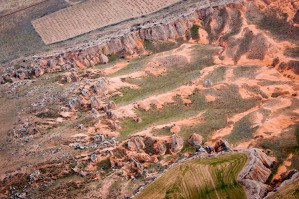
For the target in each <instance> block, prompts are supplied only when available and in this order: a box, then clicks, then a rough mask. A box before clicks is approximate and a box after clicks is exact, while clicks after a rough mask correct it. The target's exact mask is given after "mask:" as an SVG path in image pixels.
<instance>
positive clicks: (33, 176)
mask: <svg viewBox="0 0 299 199" xmlns="http://www.w3.org/2000/svg"><path fill="white" fill-rule="evenodd" d="M40 174H41V173H40V171H39V170H36V171H34V172H33V173H31V174H30V176H29V182H30V183H34V182H35V181H37V180H38V179H39V176H40Z"/></svg>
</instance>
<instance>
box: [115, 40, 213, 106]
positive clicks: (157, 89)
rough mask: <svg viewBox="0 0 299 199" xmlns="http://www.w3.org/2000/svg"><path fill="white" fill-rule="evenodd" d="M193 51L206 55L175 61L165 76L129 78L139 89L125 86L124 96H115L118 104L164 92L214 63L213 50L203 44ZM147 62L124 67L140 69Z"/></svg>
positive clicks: (189, 79)
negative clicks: (183, 62)
mask: <svg viewBox="0 0 299 199" xmlns="http://www.w3.org/2000/svg"><path fill="white" fill-rule="evenodd" d="M193 53H196V54H202V55H205V56H197V57H196V60H194V61H193V62H191V63H186V64H185V65H183V66H182V65H180V64H176V63H174V64H173V65H172V66H171V67H168V68H167V70H168V71H167V73H166V74H164V75H163V76H154V75H148V76H147V77H145V78H142V79H128V80H127V82H129V83H131V84H135V85H137V86H139V87H140V88H139V89H130V88H124V89H123V90H121V91H122V93H123V96H114V97H112V100H114V101H115V102H116V103H118V104H128V103H130V102H132V101H134V100H136V99H137V98H139V99H142V98H145V97H148V96H151V95H155V94H159V93H163V92H166V91H169V90H172V89H175V88H177V87H179V86H181V85H183V84H185V83H188V82H189V81H191V80H192V79H194V78H196V77H197V76H198V74H199V73H200V69H202V68H203V67H206V66H210V65H212V64H213V59H212V53H213V50H210V49H206V48H205V47H203V46H201V47H198V48H194V51H193ZM145 63H146V60H145V61H142V62H140V61H136V62H134V63H132V64H130V65H129V66H127V67H126V69H124V70H125V71H126V73H127V72H130V71H137V70H140V68H141V67H143V65H144V64H145ZM123 72H124V71H121V70H120V71H119V72H118V73H117V74H116V75H119V74H122V73H123Z"/></svg>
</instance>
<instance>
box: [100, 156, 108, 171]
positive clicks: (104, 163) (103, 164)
mask: <svg viewBox="0 0 299 199" xmlns="http://www.w3.org/2000/svg"><path fill="white" fill-rule="evenodd" d="M97 166H98V170H101V169H103V170H105V171H109V170H110V169H111V163H110V158H107V159H105V160H102V161H100V162H99V163H98V164H97Z"/></svg>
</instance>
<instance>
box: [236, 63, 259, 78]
mask: <svg viewBox="0 0 299 199" xmlns="http://www.w3.org/2000/svg"><path fill="white" fill-rule="evenodd" d="M259 67H260V66H239V67H236V68H234V70H233V75H234V76H233V80H236V79H238V78H241V77H246V78H249V79H254V78H255V76H256V75H257V70H258V69H259Z"/></svg>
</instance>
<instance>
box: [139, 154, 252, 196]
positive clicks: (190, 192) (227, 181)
mask: <svg viewBox="0 0 299 199" xmlns="http://www.w3.org/2000/svg"><path fill="white" fill-rule="evenodd" d="M246 159H247V158H246V155H245V154H232V155H224V156H221V157H213V158H207V159H195V160H191V161H189V162H186V163H184V164H181V165H178V166H175V167H174V168H172V169H170V170H169V171H167V172H166V173H165V174H164V175H162V176H161V177H160V178H158V179H157V180H156V181H154V182H153V183H152V184H150V185H149V186H148V187H147V188H146V189H145V190H144V191H142V192H141V193H140V194H139V195H137V197H136V198H156V199H158V198H235V199H241V198H245V193H244V191H243V189H242V187H241V185H239V184H238V183H237V181H236V178H237V175H238V174H239V172H240V171H241V169H242V168H243V166H244V165H245V163H246Z"/></svg>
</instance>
